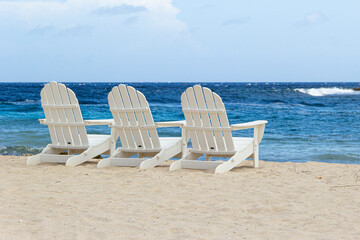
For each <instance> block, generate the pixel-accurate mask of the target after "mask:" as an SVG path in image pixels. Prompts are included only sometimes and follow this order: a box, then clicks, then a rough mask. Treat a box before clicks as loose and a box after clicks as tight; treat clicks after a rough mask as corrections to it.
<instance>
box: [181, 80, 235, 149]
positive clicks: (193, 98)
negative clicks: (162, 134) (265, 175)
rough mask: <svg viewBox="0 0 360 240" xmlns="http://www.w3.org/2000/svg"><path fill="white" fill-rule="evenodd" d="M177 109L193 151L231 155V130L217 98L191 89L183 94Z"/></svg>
mask: <svg viewBox="0 0 360 240" xmlns="http://www.w3.org/2000/svg"><path fill="white" fill-rule="evenodd" d="M181 105H182V109H183V112H184V115H185V120H186V126H185V128H186V130H187V133H188V134H189V137H190V139H191V143H192V147H193V150H196V151H203V152H214V153H216V152H229V151H234V142H233V138H232V135H231V128H230V125H229V121H228V117H227V114H226V110H225V106H224V103H223V102H222V100H221V98H220V97H219V95H217V94H216V93H214V92H212V91H211V90H210V89H209V88H206V87H201V86H199V85H195V86H193V87H189V88H188V89H186V91H185V92H183V94H182V95H181Z"/></svg>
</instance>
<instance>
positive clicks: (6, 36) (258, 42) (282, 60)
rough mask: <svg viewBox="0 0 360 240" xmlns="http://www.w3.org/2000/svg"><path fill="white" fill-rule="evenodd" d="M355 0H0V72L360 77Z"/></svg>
mask: <svg viewBox="0 0 360 240" xmlns="http://www.w3.org/2000/svg"><path fill="white" fill-rule="evenodd" d="M359 9H360V1H358V0H346V1H338V0H311V1H308V0H304V1H288V0H273V1H267V0H249V1H243V0H223V1H215V0H207V1H204V0H197V1H190V0H174V1H171V0H131V1H130V0H36V1H35V0H12V1H9V0H0V82H49V81H58V82H332V81H335V82H348V81H357V82H360V14H359Z"/></svg>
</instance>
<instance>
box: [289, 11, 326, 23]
mask: <svg viewBox="0 0 360 240" xmlns="http://www.w3.org/2000/svg"><path fill="white" fill-rule="evenodd" d="M327 21H328V18H327V17H326V16H325V15H324V14H322V13H312V14H308V15H306V16H305V17H304V18H303V19H301V20H299V21H297V22H296V23H295V26H311V25H317V24H320V23H325V22H327Z"/></svg>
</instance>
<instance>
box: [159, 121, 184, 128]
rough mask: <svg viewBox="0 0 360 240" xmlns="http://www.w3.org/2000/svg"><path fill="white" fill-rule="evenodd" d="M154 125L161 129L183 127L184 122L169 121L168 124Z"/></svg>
mask: <svg viewBox="0 0 360 240" xmlns="http://www.w3.org/2000/svg"><path fill="white" fill-rule="evenodd" d="M155 125H156V126H157V127H159V128H163V127H182V126H184V125H185V120H182V121H170V122H156V123H155Z"/></svg>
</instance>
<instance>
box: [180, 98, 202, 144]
mask: <svg viewBox="0 0 360 240" xmlns="http://www.w3.org/2000/svg"><path fill="white" fill-rule="evenodd" d="M181 106H182V108H190V106H189V101H188V99H187V94H186V92H183V93H182V94H181ZM184 116H185V121H186V125H187V126H195V124H194V120H193V118H192V116H191V112H184ZM186 133H187V134H188V135H189V137H190V140H191V144H192V147H193V148H194V149H200V145H199V140H198V138H197V136H196V133H195V130H194V129H186Z"/></svg>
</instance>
